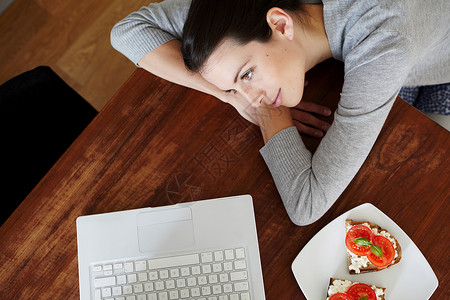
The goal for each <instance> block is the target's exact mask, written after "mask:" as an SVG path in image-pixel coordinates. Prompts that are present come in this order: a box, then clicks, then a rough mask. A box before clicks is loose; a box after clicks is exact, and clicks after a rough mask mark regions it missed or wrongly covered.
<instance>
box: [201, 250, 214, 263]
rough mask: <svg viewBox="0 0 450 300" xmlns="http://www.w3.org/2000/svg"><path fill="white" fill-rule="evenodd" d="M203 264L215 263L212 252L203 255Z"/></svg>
mask: <svg viewBox="0 0 450 300" xmlns="http://www.w3.org/2000/svg"><path fill="white" fill-rule="evenodd" d="M201 257H202V263H211V262H213V254H212V252H205V253H202V254H201Z"/></svg>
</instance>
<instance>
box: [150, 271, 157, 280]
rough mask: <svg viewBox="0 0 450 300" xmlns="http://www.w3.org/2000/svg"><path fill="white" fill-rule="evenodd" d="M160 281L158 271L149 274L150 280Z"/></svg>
mask: <svg viewBox="0 0 450 300" xmlns="http://www.w3.org/2000/svg"><path fill="white" fill-rule="evenodd" d="M158 279H159V276H158V272H156V271H151V272H148V280H158Z"/></svg>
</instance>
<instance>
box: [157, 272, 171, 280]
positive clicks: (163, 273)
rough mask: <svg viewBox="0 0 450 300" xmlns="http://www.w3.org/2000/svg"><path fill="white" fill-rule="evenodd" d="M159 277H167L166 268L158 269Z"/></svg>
mask: <svg viewBox="0 0 450 300" xmlns="http://www.w3.org/2000/svg"><path fill="white" fill-rule="evenodd" d="M159 278H161V279H167V278H169V271H167V270H161V271H159Z"/></svg>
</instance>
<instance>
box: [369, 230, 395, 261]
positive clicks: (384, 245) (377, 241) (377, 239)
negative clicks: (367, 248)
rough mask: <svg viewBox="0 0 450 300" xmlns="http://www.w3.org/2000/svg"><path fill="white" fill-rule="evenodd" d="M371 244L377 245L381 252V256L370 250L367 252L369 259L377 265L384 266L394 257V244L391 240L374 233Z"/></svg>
mask: <svg viewBox="0 0 450 300" xmlns="http://www.w3.org/2000/svg"><path fill="white" fill-rule="evenodd" d="M372 244H374V245H377V246H378V247H380V248H381V251H382V252H383V255H382V256H377V255H375V254H374V253H372V252H369V253H368V254H367V258H368V259H369V261H370V262H371V263H372V264H374V265H375V266H377V267H386V266H387V265H389V264H390V263H391V262H392V261H393V260H394V257H395V249H394V245H392V243H391V241H390V240H388V239H387V238H385V237H384V236H381V235H376V236H374V237H373V238H372Z"/></svg>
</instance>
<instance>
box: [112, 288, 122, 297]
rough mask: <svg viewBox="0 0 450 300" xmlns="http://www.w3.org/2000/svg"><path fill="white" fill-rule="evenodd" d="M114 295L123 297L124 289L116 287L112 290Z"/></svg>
mask: <svg viewBox="0 0 450 300" xmlns="http://www.w3.org/2000/svg"><path fill="white" fill-rule="evenodd" d="M112 295H113V296H120V295H122V287H121V286H115V287H113V288H112Z"/></svg>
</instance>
